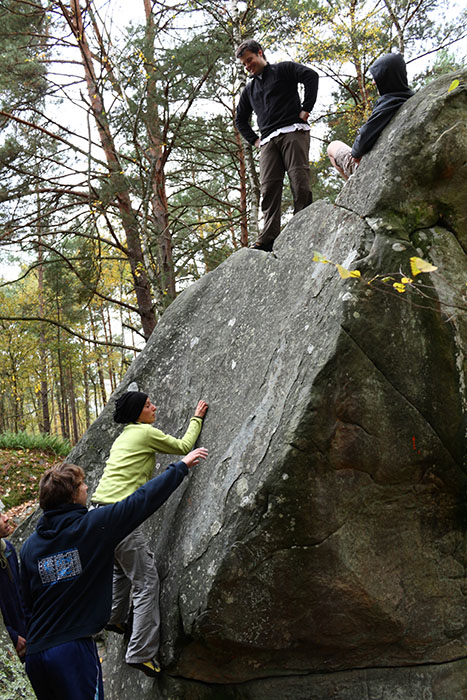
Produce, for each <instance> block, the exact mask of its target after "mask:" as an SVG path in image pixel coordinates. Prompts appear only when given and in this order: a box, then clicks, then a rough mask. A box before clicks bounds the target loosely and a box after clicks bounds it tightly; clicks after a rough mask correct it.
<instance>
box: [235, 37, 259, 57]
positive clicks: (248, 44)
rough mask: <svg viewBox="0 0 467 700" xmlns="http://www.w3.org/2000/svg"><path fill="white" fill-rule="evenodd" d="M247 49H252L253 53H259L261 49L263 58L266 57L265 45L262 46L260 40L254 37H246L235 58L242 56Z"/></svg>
mask: <svg viewBox="0 0 467 700" xmlns="http://www.w3.org/2000/svg"><path fill="white" fill-rule="evenodd" d="M245 51H251V53H255V54H256V55H258V52H259V51H262V52H263V58H264V59H265V58H266V56H265V55H264V49H263V47H262V46H261V44H258V42H257V41H255V40H254V39H245V41H242V43H241V44H240V46H239V47H238V49H237V50H236V52H235V58H241V57H242V56H243V54H244V53H245Z"/></svg>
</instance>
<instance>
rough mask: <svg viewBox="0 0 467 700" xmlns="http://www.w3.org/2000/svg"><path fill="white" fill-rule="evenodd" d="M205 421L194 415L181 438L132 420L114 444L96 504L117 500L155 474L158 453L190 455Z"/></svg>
mask: <svg viewBox="0 0 467 700" xmlns="http://www.w3.org/2000/svg"><path fill="white" fill-rule="evenodd" d="M202 425H203V421H202V419H201V418H196V417H193V418H192V419H191V420H190V425H189V426H188V430H187V431H186V433H185V435H184V436H183V437H182V438H180V439H178V438H174V437H172V436H171V435H166V434H165V433H163V432H162V430H158V429H157V428H154V427H153V426H152V425H149V424H148V423H129V424H128V425H126V426H125V427H124V429H123V431H122V433H121V434H120V435H119V436H118V438H117V439H116V440H115V442H114V443H113V445H112V447H111V450H110V454H109V459H108V460H107V464H106V465H105V468H104V473H103V474H102V476H101V479H100V481H99V484H98V485H97V488H96V490H95V491H94V493H93V495H92V499H91V500H92V501H94V502H95V503H105V504H107V503H116V502H117V501H121V500H122V499H123V498H126V497H127V496H129V495H130V494H132V493H134V492H135V491H136V489H138V488H139V487H140V486H142V485H143V484H145V483H146V482H147V481H149V479H150V478H151V477H152V474H153V471H154V466H155V463H156V452H159V453H164V454H171V455H186V454H187V453H188V452H189V451H190V450H192V449H193V447H194V445H195V442H196V440H197V439H198V436H199V434H200V432H201V428H202Z"/></svg>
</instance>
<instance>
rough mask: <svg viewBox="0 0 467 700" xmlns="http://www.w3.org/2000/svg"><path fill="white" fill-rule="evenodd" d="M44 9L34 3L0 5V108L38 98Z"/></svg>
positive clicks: (42, 65)
mask: <svg viewBox="0 0 467 700" xmlns="http://www.w3.org/2000/svg"><path fill="white" fill-rule="evenodd" d="M45 24H46V14H45V8H44V7H43V5H42V3H41V2H39V1H38V0H36V1H34V0H31V1H29V2H21V0H4V2H2V3H1V5H0V93H1V96H2V99H1V104H2V109H7V110H11V109H16V108H19V107H21V106H25V105H31V104H32V103H33V102H35V101H37V100H39V99H41V97H42V96H43V94H44V91H45V88H46V83H45V75H46V70H47V69H46V66H45V56H46V54H45V39H44V37H45V33H46V32H45Z"/></svg>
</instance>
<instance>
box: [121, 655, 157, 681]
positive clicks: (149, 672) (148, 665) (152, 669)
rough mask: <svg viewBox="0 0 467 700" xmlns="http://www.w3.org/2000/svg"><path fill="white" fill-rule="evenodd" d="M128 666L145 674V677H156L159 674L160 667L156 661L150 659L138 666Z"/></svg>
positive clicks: (130, 664)
mask: <svg viewBox="0 0 467 700" xmlns="http://www.w3.org/2000/svg"><path fill="white" fill-rule="evenodd" d="M128 666H133V668H139V670H140V671H142V672H143V673H145V674H146V676H152V677H153V678H154V676H157V674H158V673H160V670H161V667H160V665H159V662H158V660H157V659H151V660H150V661H144V662H141V663H139V664H132V663H129V664H128Z"/></svg>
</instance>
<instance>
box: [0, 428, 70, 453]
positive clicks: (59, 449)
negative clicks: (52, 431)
mask: <svg viewBox="0 0 467 700" xmlns="http://www.w3.org/2000/svg"><path fill="white" fill-rule="evenodd" d="M0 448H3V449H8V450H13V449H22V450H42V451H43V452H51V453H53V454H55V455H60V456H62V457H66V455H67V454H68V453H69V452H70V450H71V445H70V442H69V440H64V439H63V438H61V437H59V436H58V435H42V434H40V433H26V432H23V431H20V432H18V433H13V432H11V431H7V432H5V433H0Z"/></svg>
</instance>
